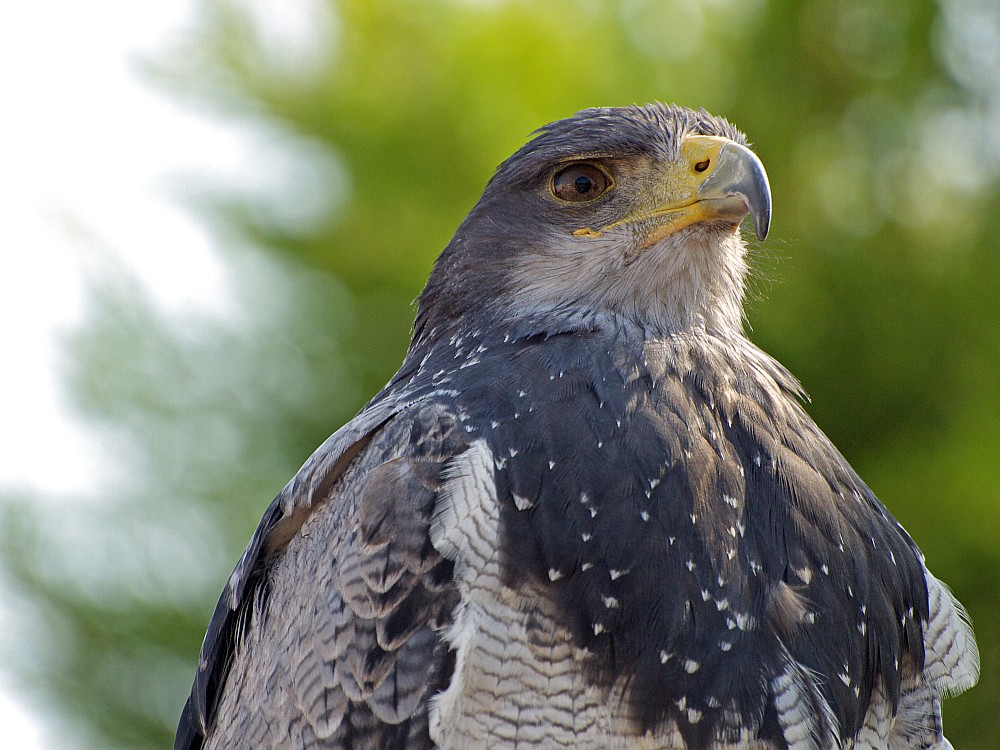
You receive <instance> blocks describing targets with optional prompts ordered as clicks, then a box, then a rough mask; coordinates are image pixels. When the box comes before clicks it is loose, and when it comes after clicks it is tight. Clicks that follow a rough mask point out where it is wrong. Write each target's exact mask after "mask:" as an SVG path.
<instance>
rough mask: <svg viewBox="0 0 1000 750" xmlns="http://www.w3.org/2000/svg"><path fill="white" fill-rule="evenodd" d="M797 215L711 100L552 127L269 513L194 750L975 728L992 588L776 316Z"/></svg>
mask: <svg viewBox="0 0 1000 750" xmlns="http://www.w3.org/2000/svg"><path fill="white" fill-rule="evenodd" d="M770 211H771V194H770V189H769V186H768V182H767V177H766V175H765V172H764V168H763V166H762V164H761V162H760V160H759V159H758V158H757V156H756V155H755V154H754V153H753V152H752V151H751V150H750V149H749V148H748V146H747V141H746V138H745V136H744V135H743V134H741V133H740V132H739V131H738V130H737V129H736V128H734V127H733V126H732V125H730V124H729V123H728V122H727V121H726V120H723V119H721V118H717V117H713V116H711V115H709V114H708V113H707V112H705V111H703V110H702V111H692V110H689V109H685V108H681V107H677V106H667V105H663V104H652V105H647V106H633V107H625V108H607V109H590V110H585V111H582V112H579V113H578V114H576V115H574V116H572V117H569V118H568V119H565V120H562V121H559V122H555V123H553V124H551V125H548V126H546V127H545V128H543V129H541V130H540V131H539V132H538V133H536V134H535V136H534V137H533V138H532V139H531V140H530V141H529V142H528V143H527V144H526V145H525V146H523V147H522V148H521V149H520V150H519V151H517V152H516V153H515V154H514V155H513V156H511V157H510V158H509V159H508V160H507V161H505V162H504V163H503V164H502V165H501V166H500V167H499V168H498V169H497V171H496V173H495V174H494V176H493V177H492V179H490V181H489V183H488V184H487V186H486V188H485V191H484V193H483V195H482V198H481V199H480V201H479V203H478V204H476V206H475V207H474V208H473V209H472V212H471V213H470V214H469V215H468V217H467V218H466V219H465V220H464V221H463V222H462V224H461V226H460V227H459V228H458V231H457V232H456V234H455V236H454V239H452V241H451V242H450V243H449V244H448V246H447V247H446V248H445V250H444V251H443V253H442V254H441V256H440V257H439V258H438V260H437V262H436V264H435V266H434V269H433V271H432V273H431V275H430V279H429V280H428V282H427V286H426V288H425V289H424V291H423V292H422V294H421V295H420V298H419V300H418V306H417V317H416V323H415V326H414V331H413V338H412V343H411V345H410V348H409V351H408V353H407V355H406V359H405V361H404V362H403V365H402V367H401V369H400V370H399V372H398V373H397V374H396V375H395V376H394V377H393V378H392V380H391V381H390V382H389V383H388V385H386V387H385V388H384V389H383V390H382V391H381V392H380V393H379V394H378V395H376V396H375V398H374V399H373V400H372V401H371V402H370V403H369V404H368V405H367V406H365V407H364V408H363V409H362V410H361V412H360V413H359V414H358V415H357V416H356V417H355V418H354V419H353V420H352V421H351V422H349V423H348V424H347V425H346V426H344V427H343V428H342V429H340V430H339V431H338V432H336V433H335V434H334V435H333V436H332V437H331V438H329V439H328V440H327V441H326V442H325V443H324V444H323V445H322V446H320V448H319V449H318V450H317V451H316V452H315V453H314V454H313V456H312V457H311V458H309V460H308V461H307V462H306V463H305V465H304V466H303V467H302V469H301V470H300V471H299V472H298V474H296V476H295V477H294V478H293V479H292V480H291V481H290V482H289V483H288V485H287V486H286V487H285V488H284V489H283V490H282V491H281V493H280V494H279V495H278V497H277V498H276V499H275V500H274V502H273V503H272V504H271V506H270V507H269V508H268V509H267V511H266V512H265V513H264V517H263V520H262V521H261V523H260V526H259V528H258V529H257V532H256V534H255V535H254V537H253V539H252V540H251V542H250V544H249V546H248V547H247V549H246V552H245V553H244V555H243V557H242V559H241V560H240V562H239V564H238V565H237V567H236V570H235V571H234V572H233V574H232V577H231V578H230V580H229V582H228V584H227V586H226V588H225V591H224V593H223V595H222V598H221V600H220V601H219V604H218V607H217V609H216V611H215V615H214V617H213V618H212V621H211V624H210V625H209V628H208V633H207V635H206V636H205V642H204V645H203V647H202V652H201V658H200V662H199V665H198V672H197V676H196V678H195V681H194V687H193V689H192V691H191V696H190V698H189V699H188V702H187V705H186V707H185V709H184V712H183V715H182V717H181V721H180V726H179V729H178V734H177V740H176V745H175V747H176V748H178V749H181V748H201V747H204V748H295V749H299V748H301V749H303V750H304V749H306V748H337V749H338V750H363V749H368V748H372V749H375V748H378V749H381V750H416V749H418V748H420V749H425V748H442V749H447V750H458V749H463V748H491V749H495V750H515V749H517V750H522V749H524V748H544V749H548V748H576V749H577V750H625V749H626V748H629V749H633V748H634V749H639V750H723V749H728V750H833V749H834V748H838V749H848V748H850V749H853V750H875V748H879V749H885V748H890V749H891V750H917V749H918V748H920V749H922V750H930V749H931V748H937V749H943V748H950V747H951V745H950V744H949V743H948V741H947V740H946V739H945V738H944V735H943V734H942V725H941V701H942V699H943V698H944V697H945V696H947V695H949V694H953V693H956V692H959V691H961V690H964V689H966V688H968V687H970V686H971V685H973V684H974V683H975V681H976V679H977V676H978V653H977V650H976V645H975V641H974V639H973V635H972V631H971V629H970V626H969V625H968V621H967V619H966V617H965V614H964V612H963V610H962V608H961V606H960V605H959V604H958V603H957V602H956V600H955V599H954V598H953V596H952V594H951V593H950V592H949V590H948V589H947V588H946V587H945V586H944V585H943V584H942V583H941V582H940V581H938V580H937V579H936V578H934V577H933V576H932V575H931V574H930V573H929V572H928V571H927V568H926V567H925V566H924V559H923V556H922V555H921V553H920V551H919V550H918V549H917V547H916V545H915V544H914V542H913V541H912V540H911V539H910V537H909V536H908V535H907V533H906V532H905V531H904V530H903V528H902V527H901V526H900V525H899V523H897V522H896V520H894V519H893V517H892V516H891V515H890V514H889V511H888V510H886V508H885V507H884V506H883V505H882V503H881V502H879V500H878V499H877V498H876V497H875V496H874V495H873V494H872V492H871V490H869V488H868V487H867V486H866V485H865V484H864V482H863V481H862V480H861V479H860V478H859V477H858V475H857V474H856V473H855V472H854V471H853V470H852V468H851V467H850V466H849V465H848V463H847V461H846V460H845V459H844V458H843V456H841V454H840V453H839V452H838V451H837V449H836V448H835V447H834V446H833V445H832V444H831V442H830V440H829V439H828V438H827V437H826V436H825V435H824V434H823V433H822V432H821V431H820V429H819V428H818V427H817V426H816V425H815V424H814V422H813V420H812V419H811V418H810V417H809V416H808V415H807V414H806V412H805V411H804V409H803V407H802V403H801V402H802V399H803V393H802V391H801V389H800V386H799V384H798V383H797V382H796V380H795V379H794V378H793V377H792V376H791V375H790V374H789V373H788V371H787V370H785V368H784V367H782V366H781V365H780V364H779V363H778V362H776V361H775V360H774V359H772V358H771V357H769V356H768V355H767V354H765V353H764V352H763V351H761V350H760V349H758V348H757V347H756V346H755V345H754V344H753V343H751V342H750V340H749V339H748V338H747V336H746V335H745V332H744V313H743V296H744V277H745V275H746V273H747V252H748V250H747V246H746V244H745V242H744V240H743V239H742V238H741V234H740V224H741V222H742V220H743V219H744V218H746V217H747V216H748V215H749V216H750V218H751V219H752V223H753V228H754V230H755V232H756V235H757V237H758V238H760V239H761V240H763V238H764V237H765V235H766V234H767V230H768V224H769V221H770Z"/></svg>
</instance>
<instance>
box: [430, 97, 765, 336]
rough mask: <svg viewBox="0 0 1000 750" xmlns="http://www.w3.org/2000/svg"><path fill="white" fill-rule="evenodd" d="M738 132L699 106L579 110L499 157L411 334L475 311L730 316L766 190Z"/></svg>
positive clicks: (713, 323) (638, 318)
mask: <svg viewBox="0 0 1000 750" xmlns="http://www.w3.org/2000/svg"><path fill="white" fill-rule="evenodd" d="M746 144H747V141H746V137H745V136H744V135H743V134H742V133H740V132H739V131H738V130H737V129H736V128H734V127H733V126H732V125H730V124H729V123H728V122H727V121H726V120H724V119H722V118H717V117H713V116H711V115H709V114H708V113H707V112H705V111H704V110H699V111H693V110H690V109H685V108H682V107H677V106H674V105H663V104H651V105H646V106H641V107H640V106H632V107H621V108H599V109H587V110H584V111H582V112H578V113H577V114H575V115H573V116H572V117H569V118H567V119H565V120H560V121H558V122H554V123H552V124H550V125H547V126H545V127H544V128H542V129H540V130H539V131H538V132H537V133H536V134H535V136H534V137H533V138H532V139H531V140H530V141H529V142H528V143H527V144H525V145H524V146H523V147H522V148H521V149H519V150H518V151H517V152H516V153H515V154H514V155H513V156H511V157H510V158H509V159H507V160H506V161H505V162H504V163H503V164H501V165H500V167H499V168H498V169H497V171H496V174H495V175H494V176H493V178H492V179H491V180H490V181H489V183H488V184H487V186H486V189H485V191H484V192H483V195H482V197H481V198H480V200H479V202H478V203H477V204H476V206H475V207H474V208H473V210H472V211H471V213H470V214H469V216H468V217H467V218H466V219H465V221H464V222H463V223H462V225H461V226H460V227H459V229H458V231H457V233H456V234H455V237H454V239H453V240H452V241H451V242H450V243H449V245H448V247H447V248H446V249H445V251H444V252H443V253H442V254H441V256H440V258H439V259H438V261H437V263H436V264H435V268H434V271H433V273H432V274H431V277H430V279H429V281H428V284H427V287H426V288H425V290H424V292H423V294H422V295H421V297H420V300H419V306H418V315H417V326H416V337H417V338H418V339H419V338H420V337H421V336H427V335H432V332H436V333H441V332H444V331H446V330H449V329H450V328H451V327H452V325H451V324H453V323H454V322H455V321H457V320H458V319H459V318H465V319H466V321H467V320H468V316H470V315H484V316H487V319H488V320H489V321H490V322H491V323H492V324H494V325H496V324H497V323H502V322H503V321H504V320H505V319H516V318H518V317H522V316H525V315H536V316H537V315H546V314H553V315H564V314H569V315H579V314H587V313H591V312H606V313H611V314H615V315H619V316H622V317H623V318H626V319H628V320H630V321H632V322H634V323H635V324H637V325H640V326H642V327H644V328H647V329H650V330H651V331H652V332H653V333H655V334H657V335H669V334H671V333H675V332H681V331H686V330H693V329H702V330H708V331H710V332H714V333H718V334H722V335H726V334H733V333H738V332H739V331H740V330H741V329H742V322H743V292H744V283H743V282H744V276H745V274H746V268H747V264H746V245H745V244H744V242H743V240H742V238H741V236H740V232H739V227H740V224H741V222H742V221H743V219H744V218H745V217H746V216H747V215H749V216H751V218H752V220H753V226H754V230H755V232H756V235H757V237H758V238H759V239H761V240H762V239H764V237H765V236H766V235H767V231H768V225H769V223H770V216H771V193H770V188H769V186H768V181H767V175H766V173H765V172H764V167H763V165H762V164H761V162H760V160H759V159H758V158H757V156H756V155H755V154H754V153H753V152H752V151H751V150H750V149H749V148H748V147H747V145H746Z"/></svg>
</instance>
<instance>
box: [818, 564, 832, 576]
mask: <svg viewBox="0 0 1000 750" xmlns="http://www.w3.org/2000/svg"><path fill="white" fill-rule="evenodd" d="M819 569H820V570H822V571H823V575H825V576H828V575H830V566H829V565H827V564H826V563H823V564H822V565H820V566H819Z"/></svg>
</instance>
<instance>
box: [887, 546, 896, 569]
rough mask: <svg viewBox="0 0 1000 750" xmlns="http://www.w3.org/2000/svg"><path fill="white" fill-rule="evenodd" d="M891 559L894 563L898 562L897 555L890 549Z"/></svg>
mask: <svg viewBox="0 0 1000 750" xmlns="http://www.w3.org/2000/svg"><path fill="white" fill-rule="evenodd" d="M889 559H890V560H892V564H893V565H895V564H896V556H895V555H894V554H892V550H889Z"/></svg>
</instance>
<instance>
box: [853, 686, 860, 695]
mask: <svg viewBox="0 0 1000 750" xmlns="http://www.w3.org/2000/svg"><path fill="white" fill-rule="evenodd" d="M854 697H855V698H860V697H861V686H860V685H855V686H854Z"/></svg>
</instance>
